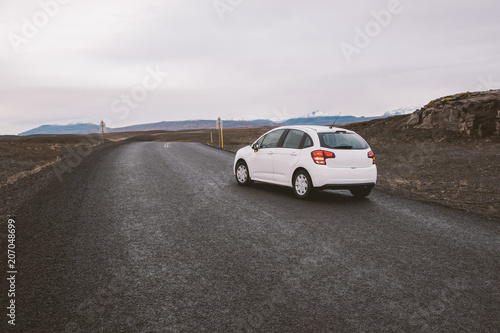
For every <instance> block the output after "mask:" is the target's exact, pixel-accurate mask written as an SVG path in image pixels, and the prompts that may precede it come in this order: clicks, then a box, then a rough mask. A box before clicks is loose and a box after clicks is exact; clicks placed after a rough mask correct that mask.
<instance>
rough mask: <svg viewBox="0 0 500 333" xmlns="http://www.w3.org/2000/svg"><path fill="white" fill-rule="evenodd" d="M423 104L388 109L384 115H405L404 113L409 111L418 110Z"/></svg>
mask: <svg viewBox="0 0 500 333" xmlns="http://www.w3.org/2000/svg"><path fill="white" fill-rule="evenodd" d="M422 107H423V105H414V106H407V107H402V108H399V109H396V110H391V111H387V112H386V113H384V115H383V116H382V117H384V118H385V117H393V116H401V115H404V114H409V113H413V112H415V111H416V110H418V109H420V108H422Z"/></svg>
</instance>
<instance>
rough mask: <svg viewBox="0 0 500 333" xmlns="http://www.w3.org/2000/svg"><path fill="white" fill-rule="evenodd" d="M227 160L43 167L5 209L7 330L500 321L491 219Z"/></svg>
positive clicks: (380, 327) (158, 157)
mask: <svg viewBox="0 0 500 333" xmlns="http://www.w3.org/2000/svg"><path fill="white" fill-rule="evenodd" d="M233 158H234V155H233V154H231V153H228V152H225V151H220V150H217V149H214V148H210V147H206V146H203V145H200V144H190V143H129V144H117V145H109V146H108V147H104V148H102V149H99V150H97V151H95V152H94V153H92V154H91V155H89V156H88V157H87V158H86V159H85V160H84V162H82V163H81V164H80V165H79V166H77V167H76V168H75V169H74V170H73V172H71V173H67V174H65V175H64V177H63V181H62V182H59V181H57V180H54V182H53V183H51V185H50V186H48V187H47V188H46V189H45V190H43V191H42V192H41V193H39V194H38V195H37V196H36V199H34V200H32V201H30V202H28V203H26V205H25V206H24V208H23V209H22V210H21V211H20V212H16V215H17V218H16V223H17V239H16V241H17V243H16V244H17V249H18V252H19V256H18V270H19V275H18V281H17V288H18V289H17V296H16V297H17V325H16V327H15V329H13V328H12V327H9V328H8V329H9V330H12V331H18V332H247V331H250V332H252V331H255V332H403V331H404V332H415V331H422V332H498V331H499V330H500V315H499V309H500V243H499V240H500V224H499V223H498V222H492V221H487V220H483V219H480V218H476V217H473V216H470V215H466V214H464V213H461V212H457V211H453V210H449V209H446V208H442V207H437V206H432V205H428V204H425V203H421V202H415V201H410V200H405V199H403V198H399V197H394V196H391V195H387V194H383V193H379V192H377V191H373V192H372V194H371V195H370V196H369V197H368V198H367V199H364V200H355V199H354V198H353V197H352V196H351V195H350V194H349V193H348V192H331V191H325V192H319V193H317V194H315V195H314V197H313V198H312V200H310V201H300V200H297V199H295V198H294V196H293V194H292V192H291V190H290V189H286V188H281V187H275V186H270V185H265V184H254V185H252V186H251V187H240V186H238V185H237V184H236V181H235V180H234V176H233V175H232V172H231V169H232V162H233ZM3 244H4V239H2V248H4V246H3ZM5 247H6V246H5ZM3 280H4V279H3ZM2 299H5V298H4V297H3V296H2ZM2 303H3V304H2V308H4V309H5V306H6V303H5V301H2ZM4 311H6V310H4ZM2 317H3V318H4V319H3V320H2V321H3V322H2V326H1V327H4V324H6V321H7V319H6V318H5V315H2Z"/></svg>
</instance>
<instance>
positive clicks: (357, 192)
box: [349, 187, 372, 198]
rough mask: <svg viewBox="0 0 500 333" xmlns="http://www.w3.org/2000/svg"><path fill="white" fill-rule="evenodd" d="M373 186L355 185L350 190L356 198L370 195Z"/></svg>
mask: <svg viewBox="0 0 500 333" xmlns="http://www.w3.org/2000/svg"><path fill="white" fill-rule="evenodd" d="M371 190H372V189H371V187H354V188H351V189H350V190H349V191H351V194H352V195H354V196H355V197H356V198H364V197H366V196H368V194H370V192H371Z"/></svg>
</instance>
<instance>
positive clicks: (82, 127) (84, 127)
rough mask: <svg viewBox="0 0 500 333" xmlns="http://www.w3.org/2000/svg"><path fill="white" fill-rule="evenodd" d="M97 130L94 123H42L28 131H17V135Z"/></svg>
mask: <svg viewBox="0 0 500 333" xmlns="http://www.w3.org/2000/svg"><path fill="white" fill-rule="evenodd" d="M97 132H99V126H98V125H96V124H90V123H86V124H71V125H42V126H39V127H37V128H34V129H31V130H29V131H26V132H23V133H19V135H35V134H89V133H97Z"/></svg>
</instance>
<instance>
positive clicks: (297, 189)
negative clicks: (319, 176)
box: [293, 170, 313, 199]
mask: <svg viewBox="0 0 500 333" xmlns="http://www.w3.org/2000/svg"><path fill="white" fill-rule="evenodd" d="M312 191H313V184H312V181H311V177H310V176H309V174H308V173H307V171H305V170H301V171H299V172H297V173H296V174H295V176H294V177H293V193H295V196H297V197H298V198H299V199H306V198H308V197H309V196H310V195H311V192H312Z"/></svg>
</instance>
